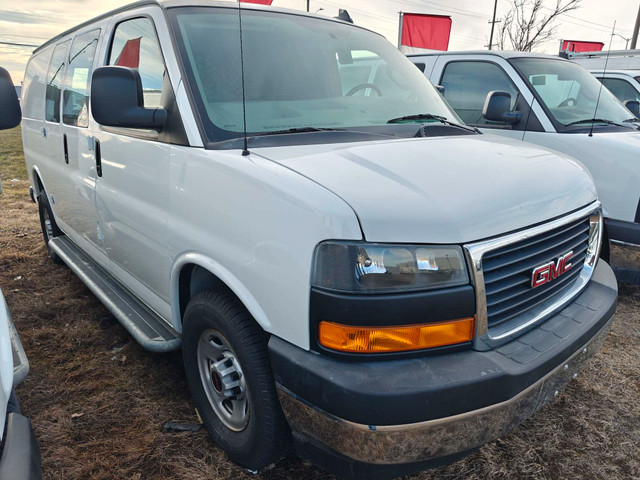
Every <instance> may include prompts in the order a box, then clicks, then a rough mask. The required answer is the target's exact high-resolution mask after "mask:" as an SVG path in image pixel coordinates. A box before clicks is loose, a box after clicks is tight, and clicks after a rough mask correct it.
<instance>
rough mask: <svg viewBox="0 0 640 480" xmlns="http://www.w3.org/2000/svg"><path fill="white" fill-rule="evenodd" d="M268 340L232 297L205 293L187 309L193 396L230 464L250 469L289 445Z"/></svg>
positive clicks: (185, 338)
mask: <svg viewBox="0 0 640 480" xmlns="http://www.w3.org/2000/svg"><path fill="white" fill-rule="evenodd" d="M267 340H268V337H267V334H266V333H265V332H264V331H263V330H262V329H261V328H260V326H259V325H258V324H257V323H256V322H255V320H254V319H253V317H252V316H251V315H250V314H249V312H248V311H247V310H246V308H245V307H244V306H243V305H242V304H241V303H240V302H239V301H238V299H237V298H236V297H235V296H234V295H233V294H231V293H228V292H222V293H220V292H201V293H199V294H197V295H195V296H194V297H193V298H192V299H191V300H190V301H189V303H188V305H187V308H186V310H185V314H184V322H183V331H182V354H183V358H184V367H185V372H186V376H187V382H188V384H189V388H190V390H191V394H192V395H193V399H194V401H195V403H196V406H197V408H198V411H199V413H200V417H201V418H202V421H203V423H204V426H205V428H206V429H207V431H208V432H209V435H211V437H212V438H213V440H214V441H215V442H216V443H217V444H218V445H219V446H220V447H221V448H222V449H223V450H224V451H225V452H226V453H227V455H228V456H229V458H230V459H231V460H233V461H234V462H236V463H238V464H240V465H243V466H245V467H247V468H249V469H251V470H260V469H262V468H264V467H266V466H268V465H270V464H271V463H274V462H275V461H277V460H278V459H279V458H280V457H281V456H283V454H284V453H285V451H286V450H287V449H288V447H289V445H290V435H291V434H290V430H289V426H288V424H287V421H286V419H285V418H284V414H283V413H282V409H281V407H280V402H279V400H278V395H277V392H276V386H275V382H274V379H273V374H272V372H271V364H270V362H269V355H268V350H267ZM207 372H209V374H208V375H207ZM216 376H217V378H216ZM225 392H226V393H227V394H233V396H232V398H235V400H230V399H229V398H227V397H226V396H225ZM223 399H226V400H223ZM245 400H246V408H244V409H243V408H242V404H243V402H244V401H245ZM220 402H222V404H220ZM225 402H226V403H225ZM229 407H231V409H230V410H229ZM243 411H246V415H242V412H243ZM233 413H235V414H236V416H235V417H234V416H233Z"/></svg>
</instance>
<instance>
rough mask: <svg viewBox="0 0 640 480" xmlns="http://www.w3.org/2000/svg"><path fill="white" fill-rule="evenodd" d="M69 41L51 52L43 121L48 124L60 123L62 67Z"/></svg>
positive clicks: (65, 61)
mask: <svg viewBox="0 0 640 480" xmlns="http://www.w3.org/2000/svg"><path fill="white" fill-rule="evenodd" d="M69 43H71V40H67V41H66V42H62V43H60V44H58V45H57V46H56V49H55V50H54V51H53V57H52V58H51V63H50V64H49V72H48V73H47V97H46V102H45V108H44V110H45V119H46V120H47V121H48V122H56V123H60V91H61V89H62V82H63V81H64V66H65V64H66V63H67V51H68V50H69Z"/></svg>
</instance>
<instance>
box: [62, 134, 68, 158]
mask: <svg viewBox="0 0 640 480" xmlns="http://www.w3.org/2000/svg"><path fill="white" fill-rule="evenodd" d="M62 144H63V145H64V163H66V164H67V165H69V146H68V144H67V134H66V133H65V134H64V135H62Z"/></svg>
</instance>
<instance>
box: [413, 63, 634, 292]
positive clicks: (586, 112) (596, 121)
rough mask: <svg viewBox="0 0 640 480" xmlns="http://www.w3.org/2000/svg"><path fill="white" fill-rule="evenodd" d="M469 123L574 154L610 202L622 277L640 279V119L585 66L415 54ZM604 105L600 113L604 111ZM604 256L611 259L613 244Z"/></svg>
mask: <svg viewBox="0 0 640 480" xmlns="http://www.w3.org/2000/svg"><path fill="white" fill-rule="evenodd" d="M410 59H411V61H413V62H414V63H415V64H416V65H417V66H418V67H419V68H420V69H421V70H422V71H423V72H424V74H425V76H426V77H427V78H429V79H430V80H431V82H432V83H434V84H437V85H440V86H441V87H442V88H443V92H444V93H443V95H444V98H445V99H446V100H447V101H448V102H449V104H450V105H451V107H452V108H453V109H454V110H455V111H456V113H457V114H458V115H459V116H460V117H461V118H462V120H464V122H465V123H466V124H468V125H472V126H475V127H478V128H480V129H481V130H482V131H483V132H486V133H492V134H494V135H500V136H504V137H508V138H512V139H516V140H524V141H526V142H529V143H533V144H536V145H540V146H543V147H547V148H551V149H553V150H556V151H559V152H562V153H565V154H567V155H571V156H573V157H575V158H576V159H578V160H579V161H580V162H582V163H583V164H584V165H585V166H586V167H587V169H588V170H589V172H590V173H591V175H592V177H593V180H594V182H595V184H596V188H597V190H598V196H599V198H600V200H601V201H602V208H603V211H604V216H605V222H606V232H605V235H606V238H608V239H610V240H611V242H613V243H615V244H617V245H618V247H619V248H620V250H619V251H621V252H622V253H621V254H620V255H619V257H620V258H615V257H613V258H611V260H612V262H620V264H621V265H631V268H621V269H620V271H619V275H620V278H621V279H622V280H628V281H640V265H635V266H634V264H633V263H629V262H628V261H627V258H634V257H635V258H640V255H638V252H640V160H639V159H640V131H638V125H639V123H638V122H640V120H638V119H637V118H635V117H634V115H633V114H632V113H631V112H630V111H629V110H627V109H626V108H624V107H623V106H622V105H621V104H620V102H619V101H618V100H617V99H616V98H615V97H614V95H613V94H612V93H611V92H609V91H608V90H607V89H606V88H604V89H602V88H601V87H600V83H599V82H598V81H597V80H596V79H595V78H594V77H593V76H592V75H591V74H589V72H587V71H586V70H585V69H584V68H582V67H580V66H579V65H576V64H574V63H572V62H570V61H568V60H565V59H562V58H559V57H553V56H549V55H542V54H534V53H523V52H506V51H505V52H500V51H477V52H474V51H470V52H445V53H442V52H440V53H435V54H428V55H411V56H410ZM596 104H597V111H596ZM603 256H604V257H605V258H607V259H609V252H608V250H607V247H606V243H605V251H604V252H603Z"/></svg>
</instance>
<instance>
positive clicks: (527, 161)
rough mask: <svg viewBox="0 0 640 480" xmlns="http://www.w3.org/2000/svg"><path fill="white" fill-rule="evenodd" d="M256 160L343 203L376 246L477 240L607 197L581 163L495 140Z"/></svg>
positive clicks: (268, 151) (294, 149)
mask: <svg viewBox="0 0 640 480" xmlns="http://www.w3.org/2000/svg"><path fill="white" fill-rule="evenodd" d="M252 152H253V153H257V154H259V155H261V156H263V157H265V158H267V159H270V160H272V161H275V162H277V163H279V164H281V165H283V166H285V167H287V168H290V169H292V170H294V171H296V172H298V173H300V174H301V175H303V176H305V177H307V178H309V179H310V180H312V181H314V182H316V183H319V184H321V185H323V186H324V187H325V188H327V189H329V190H331V191H332V192H334V193H335V194H336V195H338V196H339V197H341V198H342V199H343V200H344V201H345V202H347V203H348V204H349V205H350V206H351V207H352V208H353V210H354V211H355V213H356V215H357V216H358V218H359V220H360V224H361V227H362V230H363V233H364V235H365V238H366V240H367V241H373V242H402V243H463V242H470V241H474V240H480V239H484V238H489V237H493V236H497V235H502V234H505V233H507V232H510V231H514V230H518V229H521V228H523V227H527V226H530V225H533V224H537V223H541V222H545V221H548V220H550V219H553V218H555V217H559V216H562V215H565V214H567V213H569V212H571V211H573V210H576V209H578V208H581V207H583V206H585V205H587V204H589V203H591V202H593V201H594V200H595V199H596V198H597V196H596V191H595V187H594V185H593V181H592V180H591V177H590V175H589V174H588V173H587V172H586V170H584V168H583V167H582V166H581V165H580V164H579V163H578V162H577V161H575V160H573V159H571V158H570V157H567V156H562V155H561V154H558V153H556V152H553V151H551V150H547V149H544V148H542V147H537V146H533V145H530V144H527V143H524V142H521V141H515V140H509V139H502V138H499V137H494V136H492V135H478V136H475V135H474V136H461V137H453V138H452V137H440V138H415V139H413V138H412V139H400V140H392V141H381V142H367V143H351V144H329V145H327V144H323V145H304V146H287V147H268V148H257V149H253V150H252Z"/></svg>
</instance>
